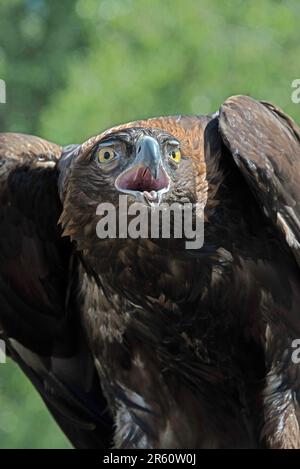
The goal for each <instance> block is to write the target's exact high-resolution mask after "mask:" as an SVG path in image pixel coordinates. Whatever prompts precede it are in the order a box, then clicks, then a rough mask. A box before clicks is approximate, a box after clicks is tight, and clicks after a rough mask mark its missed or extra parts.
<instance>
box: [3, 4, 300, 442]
mask: <svg viewBox="0 0 300 469" xmlns="http://www.w3.org/2000/svg"><path fill="white" fill-rule="evenodd" d="M299 17H300V2H299V0H286V1H284V0H283V1H280V0H264V1H263V2H262V1H261V0H252V1H248V2H247V1H244V0H231V1H226V2H224V1H221V0H220V1H218V0H163V1H162V0H64V1H62V0H51V1H50V0H49V1H46V0H27V1H24V0H9V1H8V0H1V3H0V78H1V79H3V80H5V81H6V86H7V104H5V105H4V104H1V105H0V131H18V132H27V133H34V134H37V135H40V136H42V137H44V138H47V139H49V140H52V141H55V142H57V143H60V144H67V143H75V142H80V141H82V140H84V139H86V138H87V137H89V136H90V135H93V134H95V133H99V132H100V131H101V130H103V129H105V128H107V127H109V126H111V125H114V124H117V123H121V122H124V121H128V120H135V119H138V118H142V117H150V116H156V115H163V114H174V113H175V114H178V113H183V114H186V113H187V114H189V113H192V114H202V113H210V112H213V111H215V110H217V108H218V107H219V105H220V104H221V103H222V102H223V101H224V99H225V98H226V97H228V96H229V95H231V94H241V93H242V94H250V95H252V96H254V97H256V98H261V99H265V100H270V101H273V102H275V103H277V104H278V105H280V106H281V107H282V108H283V109H284V110H285V111H287V112H288V113H289V114H290V115H291V116H293V117H294V118H295V119H296V120H297V121H298V122H300V104H298V105H296V104H293V103H292V101H291V92H292V88H291V83H292V81H293V80H294V79H296V78H300V62H299V60H300V32H299V31H300V28H299ZM0 308H1V305H0ZM0 447H1V448H55V447H57V448H70V447H71V446H70V444H69V443H68V442H67V440H66V438H65V437H64V436H63V434H62V433H61V432H60V430H59V429H58V428H57V427H56V425H55V423H54V422H53V420H52V419H51V417H50V416H49V415H48V413H47V411H46V410H45V408H44V406H43V404H42V402H41V400H40V398H39V397H38V395H37V393H36V392H35V391H34V390H33V388H32V386H31V384H30V383H29V382H27V381H26V380H25V378H23V376H22V375H21V373H20V372H19V371H18V369H17V367H16V366H15V365H14V364H13V363H11V362H8V363H7V364H0Z"/></svg>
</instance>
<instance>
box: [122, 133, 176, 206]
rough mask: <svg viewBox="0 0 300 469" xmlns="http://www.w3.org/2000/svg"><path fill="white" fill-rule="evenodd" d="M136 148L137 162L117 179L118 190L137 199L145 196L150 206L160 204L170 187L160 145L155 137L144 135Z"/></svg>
mask: <svg viewBox="0 0 300 469" xmlns="http://www.w3.org/2000/svg"><path fill="white" fill-rule="evenodd" d="M136 148H137V149H136V157H135V160H134V162H133V164H132V165H131V166H130V168H128V169H126V170H125V171H124V172H123V173H122V174H120V175H119V176H118V177H117V179H116V182H115V185H116V188H117V189H118V190H119V191H121V192H124V193H126V194H132V195H134V196H135V197H136V198H137V199H141V196H143V197H144V198H145V199H146V200H147V202H149V203H150V204H151V203H158V202H159V201H160V199H161V195H162V194H163V193H164V192H166V191H167V190H168V189H169V186H170V179H169V176H168V174H167V172H166V170H165V168H164V167H163V164H162V157H161V151H160V147H159V144H158V142H157V141H156V140H155V139H154V138H153V137H150V136H148V135H143V136H142V137H141V138H140V139H139V140H138V142H137V146H136Z"/></svg>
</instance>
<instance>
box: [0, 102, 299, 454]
mask: <svg viewBox="0 0 300 469" xmlns="http://www.w3.org/2000/svg"><path fill="white" fill-rule="evenodd" d="M179 149H180V151H181V155H182V159H181V161H180V156H179ZM0 158H1V160H0V305H1V309H0V326H1V327H0V329H1V336H2V337H4V339H5V340H6V342H7V347H8V350H9V352H10V354H11V356H12V357H13V359H14V360H16V361H17V363H18V364H19V365H20V367H21V368H22V370H23V371H24V373H25V374H26V375H27V376H28V377H29V379H30V380H31V381H32V382H33V384H34V385H35V387H36V388H37V390H38V391H39V392H40V394H41V395H42V397H43V399H44V401H45V403H46V405H47V406H48V408H49V409H50V411H51V412H52V414H53V415H54V417H55V418H56V420H57V422H58V424H59V425H60V426H61V428H62V429H63V431H64V432H65V433H66V434H67V435H68V437H69V438H70V440H71V441H72V442H73V444H74V445H75V446H76V447H100V448H101V447H109V446H110V445H115V446H116V447H118V448H203V447H204V448H228V447H230V448H234V447H269V448H299V447H300V431H299V383H300V375H299V365H297V364H295V363H293V361H292V359H291V357H292V353H293V351H294V349H293V347H292V341H293V339H297V338H300V312H299V308H300V288H299V287H300V276H299V265H298V264H299V260H300V256H299V242H300V229H299V226H300V223H299V219H300V211H299V203H300V193H299V187H300V176H299V174H300V132H299V129H298V128H297V126H296V124H295V123H294V122H293V121H292V120H291V119H290V118H289V117H288V116H286V115H285V114H284V113H283V112H282V111H280V110H279V109H278V108H276V107H274V106H272V105H270V104H268V103H259V102H257V101H255V100H253V99H251V98H249V97H245V96H236V97H232V98H229V99H228V100H227V101H226V102H225V103H224V104H223V106H222V107H221V109H220V112H219V113H218V114H217V115H212V116H197V117H196V116H195V117H187V116H175V117H161V118H154V119H148V120H143V121H138V122H133V123H130V124H126V125H122V126H119V127H115V128H113V129H110V130H108V131H106V132H104V133H102V134H100V135H98V136H96V137H93V138H91V139H90V140H88V141H87V142H85V143H83V144H82V145H71V146H68V147H66V148H60V147H59V146H57V145H54V144H50V143H48V142H45V141H44V140H41V139H38V138H36V137H31V136H24V135H18V134H1V135H0ZM124 192H125V193H126V194H127V195H128V200H129V201H130V203H133V202H134V201H136V200H139V201H141V202H142V203H144V204H145V205H146V206H149V205H150V206H151V205H152V204H155V203H156V204H157V203H160V202H168V203H172V202H178V203H180V204H183V203H185V202H192V203H196V202H197V203H198V204H199V205H200V206H202V207H203V208H204V214H205V230H204V236H205V238H204V245H203V247H202V248H201V249H198V250H187V249H185V248H184V245H183V243H182V240H178V239H170V240H163V239H156V240H154V239H118V238H117V239H104V240H103V239H102V240H101V239H99V238H98V237H97V235H96V224H97V221H98V218H97V217H96V207H97V205H98V204H99V203H100V202H107V201H109V202H112V203H113V204H114V205H116V206H117V205H118V200H119V199H118V198H119V195H120V193H124ZM58 222H59V224H58Z"/></svg>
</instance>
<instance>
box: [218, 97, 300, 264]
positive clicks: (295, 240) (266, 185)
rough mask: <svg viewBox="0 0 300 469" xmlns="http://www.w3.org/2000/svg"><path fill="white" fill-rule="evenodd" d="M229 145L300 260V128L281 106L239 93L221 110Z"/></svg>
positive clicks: (264, 206)
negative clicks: (239, 94)
mask: <svg viewBox="0 0 300 469" xmlns="http://www.w3.org/2000/svg"><path fill="white" fill-rule="evenodd" d="M219 128H220V131H221V134H222V137H223V140H224V142H225V144H226V146H227V147H228V148H229V150H230V152H231V154H232V157H233V159H234V161H235V163H236V164H237V166H238V168H239V169H240V171H241V172H242V174H243V175H244V177H245V179H246V180H247V182H248V184H249V186H250V188H251V189H252V191H253V194H254V196H255V197H256V199H257V201H258V203H259V204H260V206H261V208H262V210H263V211H264V213H265V214H266V215H267V216H268V217H269V218H270V219H271V220H272V221H273V223H274V225H276V226H277V228H278V230H279V232H280V233H281V235H282V236H283V237H284V239H285V241H286V243H287V244H288V245H289V247H290V248H291V250H292V251H293V253H294V256H295V258H296V260H297V262H298V264H299V265H300V129H299V128H298V127H297V125H296V124H295V122H293V120H292V119H291V118H290V117H288V116H287V115H286V114H284V112H283V111H281V110H280V109H279V108H277V107H275V106H273V105H272V104H269V103H266V102H258V101H255V100H254V99H252V98H250V97H248V96H233V97H231V98H229V99H227V101H225V103H224V104H223V106H222V107H221V109H220V117H219Z"/></svg>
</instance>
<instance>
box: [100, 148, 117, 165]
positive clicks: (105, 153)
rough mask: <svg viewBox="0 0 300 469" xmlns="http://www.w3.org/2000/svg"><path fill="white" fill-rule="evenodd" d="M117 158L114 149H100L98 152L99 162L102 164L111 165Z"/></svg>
mask: <svg viewBox="0 0 300 469" xmlns="http://www.w3.org/2000/svg"><path fill="white" fill-rule="evenodd" d="M115 156H116V154H115V151H114V149H113V148H112V147H104V148H100V150H99V151H98V160H99V162H100V163H109V162H110V161H111V160H113V159H114V157H115Z"/></svg>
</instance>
